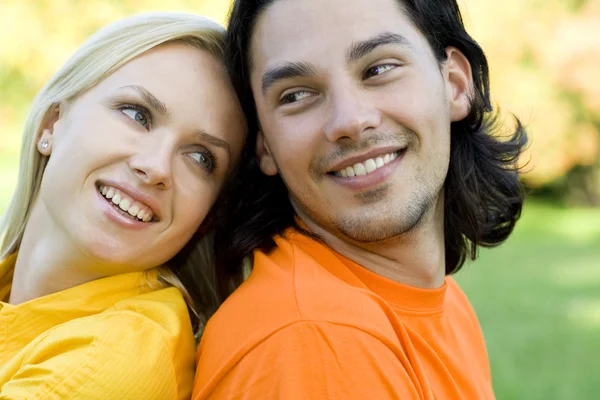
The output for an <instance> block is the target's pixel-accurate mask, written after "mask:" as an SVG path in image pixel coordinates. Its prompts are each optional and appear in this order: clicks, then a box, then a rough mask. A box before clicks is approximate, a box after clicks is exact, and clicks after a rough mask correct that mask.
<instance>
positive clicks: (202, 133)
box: [194, 129, 231, 158]
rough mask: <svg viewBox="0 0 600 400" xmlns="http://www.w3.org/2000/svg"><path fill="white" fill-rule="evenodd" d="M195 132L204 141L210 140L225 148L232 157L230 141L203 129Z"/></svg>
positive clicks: (210, 142) (212, 143)
mask: <svg viewBox="0 0 600 400" xmlns="http://www.w3.org/2000/svg"><path fill="white" fill-rule="evenodd" d="M194 134H195V135H196V136H198V137H199V138H200V139H201V140H202V141H204V142H208V143H209V144H211V145H213V146H215V147H218V148H220V149H223V150H225V151H226V152H227V155H228V156H229V157H230V158H231V148H230V147H229V143H227V142H226V141H225V140H223V139H219V138H218V137H215V136H213V135H211V134H210V133H208V132H206V131H204V130H202V129H200V130H198V131H196V132H195V133H194Z"/></svg>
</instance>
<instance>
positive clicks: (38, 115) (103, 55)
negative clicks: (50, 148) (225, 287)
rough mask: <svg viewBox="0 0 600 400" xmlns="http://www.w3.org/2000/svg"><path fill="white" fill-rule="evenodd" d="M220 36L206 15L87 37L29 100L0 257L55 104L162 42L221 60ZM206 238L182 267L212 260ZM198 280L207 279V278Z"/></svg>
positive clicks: (19, 220) (12, 246) (37, 179)
mask: <svg viewBox="0 0 600 400" xmlns="http://www.w3.org/2000/svg"><path fill="white" fill-rule="evenodd" d="M224 35H225V29H224V28H223V27H222V26H221V25H219V24H218V23H216V22H214V21H212V20H210V19H208V18H206V17H202V16H198V15H192V14H185V13H172V12H158V13H146V14H139V15H136V16H133V17H129V18H125V19H122V20H120V21H117V22H114V23H112V24H110V25H107V26H105V27H104V28H102V29H100V30H99V31H97V32H96V33H95V34H93V35H92V36H91V37H90V38H89V39H88V40H87V41H86V42H85V43H84V44H83V45H82V46H81V47H80V48H79V49H78V50H77V51H76V52H75V54H73V55H72V56H71V58H70V59H69V60H68V61H67V62H66V63H65V64H64V65H63V66H62V67H61V68H60V69H59V70H58V72H56V73H55V74H54V76H52V78H51V79H50V81H49V82H48V83H47V84H46V85H45V86H44V87H43V88H42V89H41V90H40V91H39V92H38V94H37V96H36V97H35V99H34V101H33V104H32V106H31V111H30V113H29V116H28V118H27V120H26V122H25V128H24V132H23V143H22V147H21V160H20V165H19V178H18V185H17V188H16V190H15V192H14V194H13V197H12V200H11V202H10V204H9V206H8V208H7V210H6V212H5V213H4V215H3V216H2V219H1V220H0V239H1V242H0V259H3V258H5V257H7V256H9V255H10V254H12V253H14V252H16V251H17V250H18V249H19V246H20V244H21V240H22V238H23V232H24V230H25V225H26V223H27V220H28V218H29V214H30V211H31V207H32V205H33V202H34V200H35V198H36V196H37V194H38V191H39V188H40V183H41V181H42V176H43V174H44V170H45V167H46V162H47V160H48V157H46V156H42V155H41V154H40V153H39V152H38V150H37V146H36V144H37V140H38V138H39V135H40V131H41V129H42V127H43V126H44V122H45V120H46V119H47V118H48V117H49V115H50V114H51V113H52V112H53V110H54V109H55V108H56V107H57V105H58V104H60V103H62V102H65V101H66V102H68V101H70V100H72V99H74V98H76V97H77V96H79V95H81V94H82V93H84V92H85V91H87V90H88V89H90V88H92V87H93V86H95V85H97V84H98V83H99V82H101V81H102V80H103V79H105V78H106V77H107V76H108V75H110V74H111V73H113V72H114V71H115V70H117V69H118V68H120V67H121V66H123V65H124V64H126V63H127V62H128V61H130V60H131V59H133V58H135V57H137V56H139V55H140V54H142V53H144V52H146V51H148V50H150V49H152V48H154V47H156V46H158V45H161V44H164V43H168V42H179V43H183V44H187V45H190V46H193V47H196V48H198V49H201V50H204V51H207V52H208V53H210V54H212V55H214V56H215V57H217V58H219V59H222V58H223V40H224ZM206 236H207V237H206V239H205V238H204V237H202V238H199V241H200V243H199V244H198V246H197V247H196V250H195V251H194V253H193V255H192V257H190V259H189V260H186V261H184V263H185V264H189V263H192V262H193V261H194V260H196V261H197V262H202V263H203V264H205V265H206V263H208V264H211V263H212V262H213V259H212V237H211V235H206ZM211 265H212V264H211ZM171 266H172V267H176V266H174V265H173V264H171ZM197 267H198V265H197V264H196V268H197ZM158 274H159V280H161V281H162V282H164V283H167V284H170V285H172V286H175V287H177V288H178V289H180V290H181V291H182V293H183V294H184V297H185V298H186V301H187V302H188V305H189V306H190V307H191V310H192V312H193V313H194V314H196V313H195V311H194V308H193V304H194V302H193V301H192V298H191V296H190V294H189V292H188V291H187V290H186V288H185V287H184V286H183V284H182V283H181V280H180V279H179V278H178V277H177V275H176V274H175V273H174V272H173V270H172V269H170V268H167V267H161V268H159V269H158ZM204 278H206V279H208V280H210V276H204ZM208 280H207V282H208ZM208 287H211V285H208ZM206 295H209V296H210V297H212V294H210V293H207V294H203V296H206ZM196 316H197V317H200V316H199V315H198V314H196ZM200 319H202V317H200ZM200 322H202V321H200Z"/></svg>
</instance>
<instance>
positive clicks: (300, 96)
mask: <svg viewBox="0 0 600 400" xmlns="http://www.w3.org/2000/svg"><path fill="white" fill-rule="evenodd" d="M310 96H312V93H311V92H309V91H308V90H299V91H297V92H292V93H288V94H286V95H284V96H282V97H281V100H280V101H281V103H282V104H290V103H295V102H297V101H300V100H304V99H306V98H307V97H310Z"/></svg>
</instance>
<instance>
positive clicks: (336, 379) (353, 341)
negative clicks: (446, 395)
mask: <svg viewBox="0 0 600 400" xmlns="http://www.w3.org/2000/svg"><path fill="white" fill-rule="evenodd" d="M401 359H402V357H400V358H399V357H398V355H396V354H394V352H393V351H392V350H391V349H390V347H389V346H387V345H386V344H384V343H383V342H382V341H381V340H379V339H378V338H376V337H375V336H374V335H372V334H370V333H367V332H365V331H363V330H360V329H358V328H356V327H350V326H345V325H338V324H333V323H328V322H297V323H294V324H292V325H289V326H287V327H285V328H283V329H281V330H279V331H277V332H275V333H274V334H272V335H271V336H269V337H268V338H266V339H265V340H264V341H262V342H261V343H260V344H259V345H257V346H255V347H254V348H253V349H252V350H251V351H249V352H248V353H247V354H246V355H245V356H244V357H243V358H242V359H241V360H240V361H239V362H238V363H236V364H235V365H234V366H232V368H231V369H230V370H229V371H228V372H227V373H226V374H225V375H224V377H223V379H222V380H220V382H218V384H217V385H216V387H215V389H214V390H212V391H211V393H206V396H197V397H196V398H195V399H196V400H199V399H201V398H205V397H206V398H210V399H286V400H290V399H291V400H294V399H377V400H386V399H403V400H412V399H420V398H423V397H422V394H421V393H419V390H418V389H417V387H416V385H414V383H413V380H412V379H411V377H410V375H409V373H408V372H407V370H406V369H405V368H404V367H403V363H402V361H401ZM197 384H199V382H197ZM196 389H197V390H198V389H200V388H198V387H196Z"/></svg>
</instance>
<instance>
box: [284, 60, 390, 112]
mask: <svg viewBox="0 0 600 400" xmlns="http://www.w3.org/2000/svg"><path fill="white" fill-rule="evenodd" d="M397 67H398V65H396V64H379V65H374V66H372V67H370V68H367V70H366V71H365V73H364V77H363V79H369V78H372V77H374V76H379V75H382V74H384V73H386V72H389V71H391V70H393V69H395V68H397ZM380 68H386V70H385V71H383V72H380V73H378V74H377V73H375V74H372V75H369V72H370V71H374V70H377V69H380ZM300 93H308V94H309V95H310V94H311V92H310V91H308V90H298V91H297V92H292V93H288V94H286V95H285V96H283V97H281V99H280V102H281V104H292V103H296V102H298V101H300V100H302V99H300V100H290V98H293V97H294V96H296V95H298V94H300ZM307 97H308V96H307ZM304 98H306V97H304Z"/></svg>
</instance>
